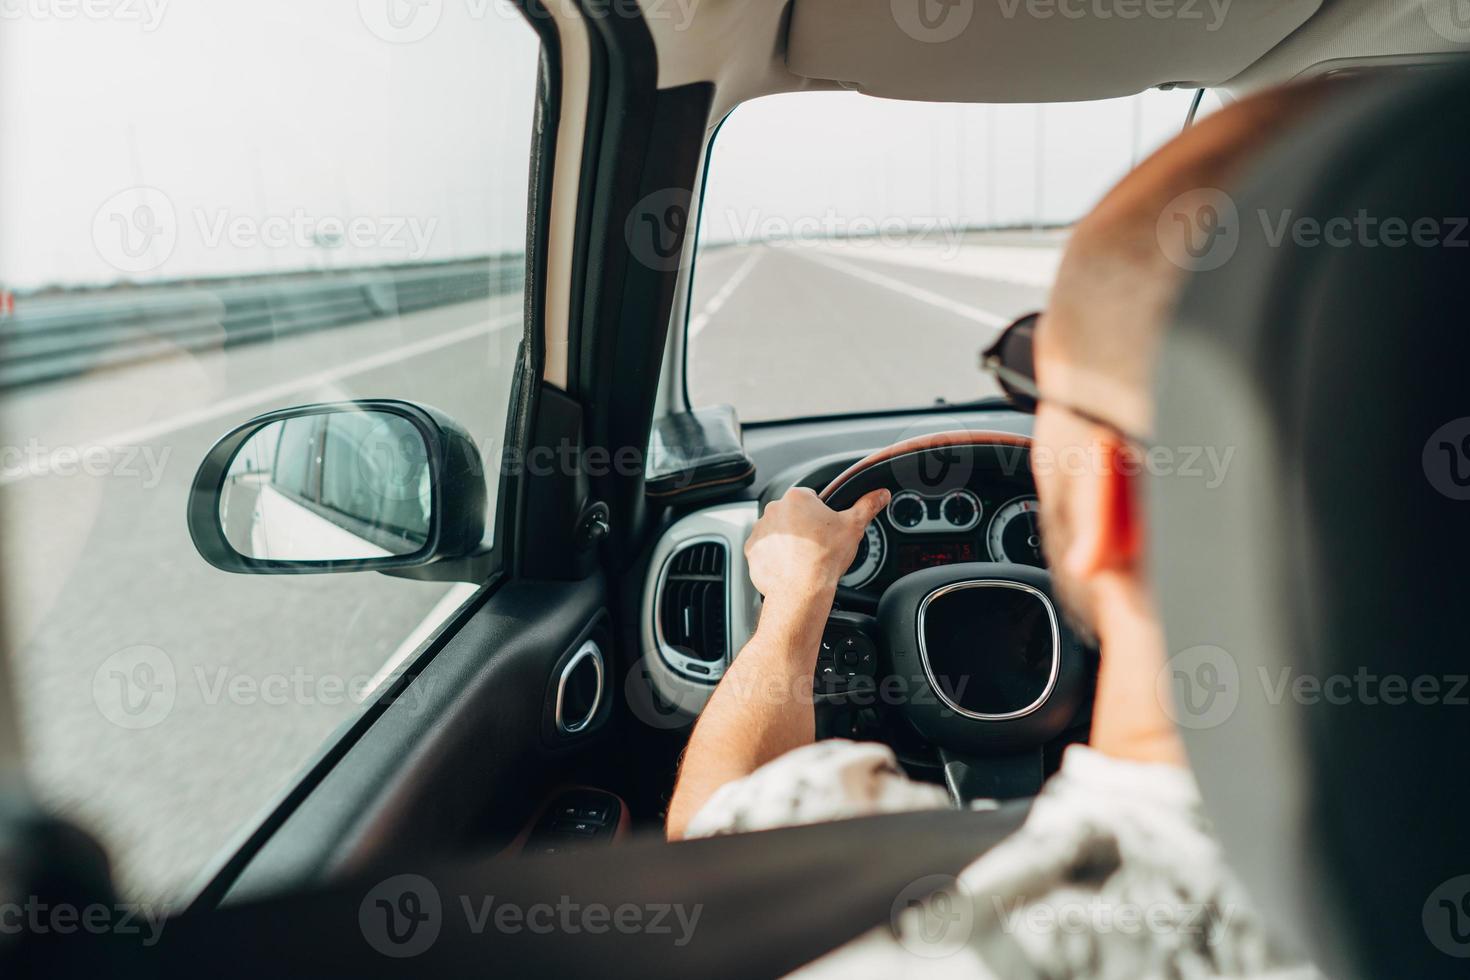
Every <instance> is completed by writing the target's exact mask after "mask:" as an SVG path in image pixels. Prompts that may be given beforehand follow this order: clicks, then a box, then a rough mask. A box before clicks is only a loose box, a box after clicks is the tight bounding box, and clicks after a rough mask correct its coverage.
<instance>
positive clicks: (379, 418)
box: [188, 400, 486, 575]
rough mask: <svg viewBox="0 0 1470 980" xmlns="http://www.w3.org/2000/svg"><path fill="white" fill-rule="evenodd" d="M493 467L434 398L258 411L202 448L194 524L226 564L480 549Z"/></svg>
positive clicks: (336, 566)
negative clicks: (488, 472) (488, 469)
mask: <svg viewBox="0 0 1470 980" xmlns="http://www.w3.org/2000/svg"><path fill="white" fill-rule="evenodd" d="M485 501H486V494H485V472H484V466H483V464H482V462H481V459H480V453H479V450H477V449H476V448H475V444H474V441H473V440H472V439H471V438H470V436H469V433H467V432H465V431H464V429H463V428H461V427H460V426H459V425H458V424H457V423H455V422H454V421H453V420H451V419H449V418H447V417H445V416H444V415H442V414H440V413H439V412H436V411H434V410H433V409H429V408H423V407H420V406H418V405H413V404H410V403H408V402H401V401H388V400H368V401H354V402H335V403H329V404H321V405H305V406H301V407H299V408H288V409H283V410H281V411H278V412H271V413H269V414H267V415H261V416H259V417H258V418H254V419H251V420H250V421H249V422H246V423H245V424H244V425H242V426H240V427H239V428H237V429H235V430H234V431H232V432H230V433H229V434H228V435H226V436H225V437H224V438H223V439H221V440H220V441H219V442H217V443H215V445H214V447H213V448H212V449H210V451H209V452H208V453H207V454H206V455H205V457H204V462H203V463H201V464H200V466H199V471H198V473H196V474H195V475H194V484H193V487H192V488H191V489H190V492H189V506H188V523H189V535H190V537H192V538H193V539H194V547H195V548H197V549H198V550H199V554H200V555H202V556H203V557H204V560H205V561H207V562H209V563H210V564H211V565H213V566H214V567H216V568H220V569H224V570H225V571H227V572H243V573H247V574H256V575H282V574H310V573H320V572H347V571H359V570H364V569H372V570H379V571H387V570H390V569H404V568H415V567H418V566H422V565H428V564H431V563H434V562H439V561H442V560H445V559H451V558H464V557H466V556H469V555H472V554H473V553H475V552H476V551H479V550H482V543H483V540H484V537H485Z"/></svg>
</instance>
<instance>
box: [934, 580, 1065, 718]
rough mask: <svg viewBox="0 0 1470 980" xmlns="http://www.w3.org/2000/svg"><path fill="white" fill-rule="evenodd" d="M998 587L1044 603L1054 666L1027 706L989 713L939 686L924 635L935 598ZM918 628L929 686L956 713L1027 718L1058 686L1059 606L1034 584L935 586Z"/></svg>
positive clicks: (983, 582) (994, 582)
mask: <svg viewBox="0 0 1470 980" xmlns="http://www.w3.org/2000/svg"><path fill="white" fill-rule="evenodd" d="M995 588H999V589H1015V590H1016V591H1018V592H1025V593H1027V594H1028V595H1031V596H1033V597H1035V598H1036V599H1037V600H1038V601H1039V602H1040V603H1041V605H1042V608H1043V609H1045V610H1046V616H1047V620H1048V623H1049V625H1050V627H1051V669H1050V671H1049V672H1048V675H1047V680H1046V686H1045V687H1044V688H1042V691H1041V694H1040V695H1038V696H1037V698H1036V700H1034V701H1032V702H1031V703H1030V704H1028V705H1027V706H1026V707H1024V708H1020V709H1017V710H1016V711H1006V712H1002V713H999V714H987V713H985V712H979V711H971V710H970V709H968V708H965V707H962V706H961V705H960V704H959V703H958V702H956V701H955V700H954V699H953V698H951V697H950V696H949V695H948V694H946V693H945V691H944V688H943V687H941V686H940V684H939V680H938V678H936V676H935V674H934V668H933V666H932V665H931V664H930V662H929V648H928V643H927V642H926V641H925V639H924V616H925V613H926V612H927V611H928V609H929V604H930V603H932V602H933V601H934V600H935V599H938V598H940V597H941V596H945V595H949V594H950V593H952V592H960V591H964V590H966V589H995ZM915 629H916V632H917V633H918V646H919V663H920V664H922V665H923V667H924V674H925V676H926V677H928V679H929V686H930V687H931V688H933V690H934V694H935V696H936V697H938V698H939V700H941V701H943V702H944V705H945V707H947V708H949V709H950V710H952V711H954V712H955V713H956V714H959V715H963V716H964V717H966V718H973V719H975V720H976V721H1013V720H1015V719H1017V718H1025V717H1026V716H1027V715H1029V714H1031V713H1032V712H1034V711H1036V710H1038V709H1039V708H1040V707H1041V706H1042V705H1044V704H1046V701H1047V698H1049V697H1051V694H1052V691H1054V690H1056V686H1057V676H1058V675H1059V674H1060V673H1061V669H1062V647H1061V627H1060V623H1059V622H1058V621H1057V611H1056V607H1054V606H1053V605H1052V602H1051V600H1050V599H1048V598H1047V597H1046V593H1044V592H1042V591H1041V590H1040V589H1036V588H1033V587H1031V586H1029V585H1026V584H1025V583H1022V582H1007V581H1005V580H1004V579H970V580H969V581H965V582H955V583H953V584H951V585H946V586H944V587H943V588H939V589H935V590H934V591H933V592H931V593H929V594H928V595H927V596H925V597H924V601H923V602H921V603H919V614H918V619H917V621H916V623H915Z"/></svg>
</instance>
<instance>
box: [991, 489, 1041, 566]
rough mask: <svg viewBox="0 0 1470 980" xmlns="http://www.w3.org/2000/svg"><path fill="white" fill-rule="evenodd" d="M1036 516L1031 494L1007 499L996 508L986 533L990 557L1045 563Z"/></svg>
mask: <svg viewBox="0 0 1470 980" xmlns="http://www.w3.org/2000/svg"><path fill="white" fill-rule="evenodd" d="M1038 517H1039V514H1038V510H1037V504H1036V497H1035V496H1034V495H1031V494H1027V495H1026V496H1024V497H1017V498H1015V499H1014V500H1010V501H1007V502H1006V503H1005V504H1004V505H1003V506H1002V507H1000V508H999V509H998V510H996V512H995V515H994V516H993V517H991V518H990V530H989V532H988V533H987V535H986V538H987V541H988V544H989V546H990V558H991V560H992V561H1008V562H1013V563H1015V564H1017V565H1034V566H1036V567H1037V568H1043V567H1045V565H1046V559H1044V558H1042V556H1041V525H1040V522H1039V520H1038Z"/></svg>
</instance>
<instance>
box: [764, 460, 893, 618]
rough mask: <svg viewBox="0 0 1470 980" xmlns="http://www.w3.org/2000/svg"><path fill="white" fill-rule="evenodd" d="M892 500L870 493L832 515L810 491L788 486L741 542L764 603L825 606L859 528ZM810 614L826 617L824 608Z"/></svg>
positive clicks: (854, 546)
mask: <svg viewBox="0 0 1470 980" xmlns="http://www.w3.org/2000/svg"><path fill="white" fill-rule="evenodd" d="M891 497H892V494H890V493H889V492H888V491H887V490H874V491H873V492H871V493H869V494H867V495H865V496H863V497H861V498H859V499H858V501H857V502H856V503H855V504H853V505H852V506H851V507H850V508H848V509H847V510H844V511H835V510H832V509H831V508H830V507H828V506H827V505H826V504H825V503H823V502H822V500H821V499H820V498H819V497H818V496H817V495H816V494H815V493H813V492H812V491H811V490H808V489H806V488H805V487H793V488H792V489H790V490H788V491H786V495H785V496H784V497H782V498H781V499H780V500H777V501H775V502H774V503H772V504H770V505H769V506H767V507H766V512H765V514H763V515H762V516H761V519H760V520H759V521H758V522H756V525H755V530H754V531H752V532H751V535H750V538H749V540H747V541H746V542H745V557H746V560H747V561H748V562H749V564H750V580H751V582H752V583H754V585H755V587H756V589H757V590H758V591H759V592H760V594H761V595H763V596H765V597H766V603H767V605H770V604H772V603H779V604H780V605H782V606H784V607H787V608H793V606H794V607H795V608H802V607H807V606H810V605H811V604H813V603H820V602H823V601H825V602H827V603H828V604H829V605H830V601H831V596H832V595H833V594H834V593H835V592H836V589H837V580H838V579H839V578H841V577H842V574H843V573H844V572H845V571H847V567H848V566H849V565H851V564H852V560H853V558H854V557H856V555H857V549H858V544H859V543H860V542H861V541H862V538H863V532H864V530H865V529H866V528H867V526H868V524H869V523H870V522H872V520H873V518H875V517H877V516H878V513H879V512H880V511H882V510H883V508H884V507H887V506H888V501H889V499H890V498H891ZM809 611H814V612H815V614H816V615H817V616H819V617H821V618H823V619H825V618H826V615H827V606H826V605H823V606H821V607H820V608H818V609H815V610H809Z"/></svg>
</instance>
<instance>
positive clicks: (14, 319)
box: [0, 255, 525, 388]
mask: <svg viewBox="0 0 1470 980" xmlns="http://www.w3.org/2000/svg"><path fill="white" fill-rule="evenodd" d="M524 277H525V259H524V258H523V257H522V256H519V255H510V256H492V257H481V258H474V259H460V260H456V261H453V262H440V263H432V264H422V265H404V266H385V267H379V268H365V269H344V270H338V271H327V272H295V273H287V274H281V275H261V276H246V277H239V278H233V279H217V280H195V281H191V282H174V283H155V284H149V285H146V286H115V287H110V288H106V289H90V290H78V291H75V292H41V293H35V294H32V295H29V296H27V295H21V296H18V297H16V299H15V301H14V308H13V311H11V312H9V313H8V314H7V315H6V316H4V317H3V318H0V388H13V387H18V386H21V385H28V384H35V383H38V382H42V381H53V380H57V379H60V378H66V377H70V376H72V375H76V374H81V373H83V372H87V371H95V370H98V369H101V368H107V367H112V366H115V365H119V364H129V363H134V362H137V361H145V360H148V359H150V358H153V357H160V356H164V355H167V354H171V353H176V352H178V351H180V350H186V351H198V350H208V349H212V348H214V349H218V348H225V347H233V346H237V345H240V344H249V343H254V342H257V341H262V340H269V339H272V338H275V337H282V336H287V335H290V334H296V333H304V332H307V331H312V330H325V329H329V328H331V327H338V326H345V325H347V324H351V323H360V322H363V321H365V320H375V319H379V318H381V317H388V316H400V315H403V314H407V313H414V312H417V311H419V310H427V309H431V308H433V307H436V306H448V305H450V304H452V303H464V302H469V301H470V300H475V299H482V298H484V297H487V296H492V295H498V294H501V293H507V292H512V291H514V290H517V289H519V288H521V285H522V283H523V281H524Z"/></svg>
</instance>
